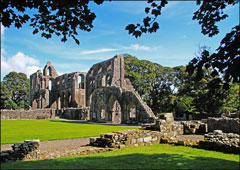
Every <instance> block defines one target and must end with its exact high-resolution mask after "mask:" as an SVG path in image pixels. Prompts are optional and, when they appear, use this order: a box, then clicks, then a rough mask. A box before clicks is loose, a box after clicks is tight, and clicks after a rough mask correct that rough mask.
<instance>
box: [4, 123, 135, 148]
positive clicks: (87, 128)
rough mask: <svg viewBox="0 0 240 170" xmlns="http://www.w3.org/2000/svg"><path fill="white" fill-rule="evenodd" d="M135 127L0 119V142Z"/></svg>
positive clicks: (83, 135) (41, 139) (91, 135)
mask: <svg viewBox="0 0 240 170" xmlns="http://www.w3.org/2000/svg"><path fill="white" fill-rule="evenodd" d="M126 129H136V128H134V127H122V126H110V125H95V124H83V123H71V122H64V121H61V120H56V119H48V120H1V144H8V143H16V142H23V141H24V140H27V139H29V140H31V139H40V141H46V140H60V139H74V138H84V137H93V136H99V135H100V134H101V133H108V132H112V131H119V130H126Z"/></svg>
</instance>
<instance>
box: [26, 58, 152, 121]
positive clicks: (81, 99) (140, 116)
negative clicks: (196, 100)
mask: <svg viewBox="0 0 240 170" xmlns="http://www.w3.org/2000/svg"><path fill="white" fill-rule="evenodd" d="M124 75H125V74H124V58H123V57H122V56H121V55H116V56H115V57H114V58H112V59H109V60H107V61H104V62H101V63H98V64H95V65H93V66H92V67H91V69H90V70H89V71H88V73H84V72H74V73H70V74H64V75H61V76H58V74H57V72H56V70H55V69H54V67H53V66H52V65H51V63H50V62H48V63H47V65H46V66H45V67H44V69H43V73H42V72H41V71H40V70H38V71H37V72H36V73H34V74H32V75H31V76H30V84H31V88H30V96H29V98H30V105H31V107H32V109H37V108H51V109H56V110H57V112H58V113H63V112H64V110H65V111H68V112H64V113H66V114H67V115H65V116H64V115H63V117H69V118H74V119H75V118H77V119H84V120H91V121H97V122H109V123H115V124H121V123H127V124H136V123H153V122H154V121H155V119H156V118H155V116H154V113H153V112H152V110H151V109H150V108H149V107H148V105H147V104H146V103H145V102H144V101H143V100H142V99H141V97H140V95H139V94H138V93H137V92H136V91H135V90H134V88H133V86H132V84H131V82H130V80H129V79H127V78H125V77H124ZM66 108H88V109H84V114H81V115H84V116H75V115H74V114H78V115H79V113H78V112H77V111H76V110H72V109H70V110H69V109H66ZM85 110H86V111H85ZM69 112H71V114H69ZM86 114H88V115H86Z"/></svg>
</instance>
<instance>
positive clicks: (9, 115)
mask: <svg viewBox="0 0 240 170" xmlns="http://www.w3.org/2000/svg"><path fill="white" fill-rule="evenodd" d="M0 113H1V120H23V119H54V118H55V110H52V109H36V110H1V112H0Z"/></svg>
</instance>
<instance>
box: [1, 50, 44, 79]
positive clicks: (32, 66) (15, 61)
mask: <svg viewBox="0 0 240 170" xmlns="http://www.w3.org/2000/svg"><path fill="white" fill-rule="evenodd" d="M39 64H40V62H39V60H37V59H34V58H31V57H29V56H27V55H25V54H23V53H22V52H18V53H17V54H16V55H14V56H12V57H10V58H8V59H7V60H6V59H5V57H4V56H2V55H1V71H2V73H8V72H11V71H16V72H22V73H25V74H27V76H30V75H31V74H32V73H34V72H36V71H37V70H39V69H40V67H39Z"/></svg>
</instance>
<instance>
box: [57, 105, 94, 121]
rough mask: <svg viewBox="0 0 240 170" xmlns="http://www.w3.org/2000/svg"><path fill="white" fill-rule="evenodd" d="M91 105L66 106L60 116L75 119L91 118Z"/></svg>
mask: <svg viewBox="0 0 240 170" xmlns="http://www.w3.org/2000/svg"><path fill="white" fill-rule="evenodd" d="M89 111H90V108H89V107H82V108H66V109H65V110H63V111H62V114H61V116H60V117H62V118H65V119H74V120H89V119H90V117H89Z"/></svg>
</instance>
